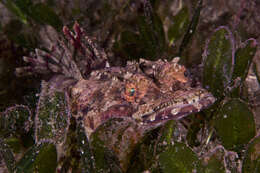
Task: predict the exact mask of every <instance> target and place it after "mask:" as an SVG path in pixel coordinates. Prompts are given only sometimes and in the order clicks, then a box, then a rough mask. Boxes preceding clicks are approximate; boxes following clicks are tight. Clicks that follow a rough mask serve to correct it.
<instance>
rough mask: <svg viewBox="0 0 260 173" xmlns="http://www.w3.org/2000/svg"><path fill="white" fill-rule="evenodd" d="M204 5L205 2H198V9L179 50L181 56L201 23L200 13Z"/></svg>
mask: <svg viewBox="0 0 260 173" xmlns="http://www.w3.org/2000/svg"><path fill="white" fill-rule="evenodd" d="M202 3H203V0H198V4H197V8H196V9H195V12H194V15H193V16H192V19H191V22H190V24H189V26H188V28H187V30H186V33H185V35H184V37H183V39H182V43H181V45H180V48H179V56H181V55H182V53H183V50H184V49H185V48H186V46H187V45H188V43H189V42H190V40H191V38H192V37H193V35H194V33H195V31H196V28H197V25H198V23H199V18H200V11H201V9H202Z"/></svg>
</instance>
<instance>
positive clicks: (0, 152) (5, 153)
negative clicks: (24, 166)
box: [0, 138, 15, 173]
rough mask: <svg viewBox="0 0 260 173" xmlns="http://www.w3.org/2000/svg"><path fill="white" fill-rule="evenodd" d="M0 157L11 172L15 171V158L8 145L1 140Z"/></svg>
mask: <svg viewBox="0 0 260 173" xmlns="http://www.w3.org/2000/svg"><path fill="white" fill-rule="evenodd" d="M0 156H1V157H2V158H3V160H4V162H5V164H6V167H7V169H8V171H9V172H11V173H12V172H14V170H15V158H14V155H13V153H12V151H11V149H10V148H9V146H8V144H7V143H6V142H5V141H3V140H2V138H0Z"/></svg>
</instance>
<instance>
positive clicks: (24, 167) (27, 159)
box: [16, 145, 41, 173]
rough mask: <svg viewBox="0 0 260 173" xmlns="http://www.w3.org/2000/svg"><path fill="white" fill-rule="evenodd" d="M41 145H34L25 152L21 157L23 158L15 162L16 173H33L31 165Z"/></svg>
mask: <svg viewBox="0 0 260 173" xmlns="http://www.w3.org/2000/svg"><path fill="white" fill-rule="evenodd" d="M40 148H41V145H39V146H37V145H34V146H32V147H31V148H30V149H28V150H27V152H26V153H25V154H24V155H23V157H22V158H21V159H20V160H19V161H18V162H17V164H16V172H17V173H25V172H26V173H32V172H33V165H34V161H35V158H36V157H37V154H38V153H39V150H40Z"/></svg>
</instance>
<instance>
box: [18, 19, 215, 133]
mask: <svg viewBox="0 0 260 173" xmlns="http://www.w3.org/2000/svg"><path fill="white" fill-rule="evenodd" d="M73 29H74V32H71V31H70V30H69V29H68V28H67V27H64V28H63V32H64V34H65V36H66V38H67V41H68V42H66V41H65V40H61V41H58V44H56V45H55V46H53V47H52V48H51V50H50V51H49V52H45V51H42V50H39V49H36V50H35V54H34V55H33V56H34V57H24V60H25V61H26V62H30V63H31V66H29V67H23V68H19V69H17V73H18V74H19V73H24V72H25V71H26V72H27V73H28V72H29V73H39V74H44V75H48V76H49V79H48V82H49V83H50V84H51V86H52V88H53V90H59V91H67V92H69V95H70V100H71V103H70V105H71V112H72V114H73V116H75V117H76V118H77V119H78V120H79V121H84V127H85V130H86V133H87V135H88V136H89V135H90V134H91V133H92V132H93V131H94V130H95V129H96V128H97V127H98V126H99V125H100V124H102V123H103V122H105V121H106V120H108V119H109V118H113V117H132V118H133V119H135V120H136V121H137V122H139V123H140V124H142V125H144V126H155V125H158V124H161V123H162V122H165V121H167V120H169V119H175V120H178V119H181V118H183V117H185V116H187V115H189V114H191V113H194V112H199V111H200V110H202V109H204V108H206V107H208V106H209V105H211V104H212V103H214V102H215V98H214V97H213V96H212V94H211V93H209V92H208V91H207V90H205V89H203V88H202V87H201V86H200V84H197V85H196V86H195V87H192V86H191V80H190V79H189V78H187V77H186V76H185V75H184V72H185V71H186V69H185V67H184V66H182V65H179V64H178V60H179V58H178V57H177V58H174V59H173V60H172V61H170V62H168V61H167V60H163V59H160V60H157V61H148V60H144V59H140V61H139V62H128V63H127V66H126V67H110V66H109V64H108V62H107V56H106V54H105V52H104V51H103V50H102V49H100V48H98V46H97V45H95V44H94V43H93V42H92V41H91V39H89V38H88V37H87V35H86V34H85V32H84V30H83V29H82V28H80V27H79V25H78V24H77V23H75V25H74V28H73Z"/></svg>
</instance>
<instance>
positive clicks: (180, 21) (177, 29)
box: [168, 7, 189, 44]
mask: <svg viewBox="0 0 260 173" xmlns="http://www.w3.org/2000/svg"><path fill="white" fill-rule="evenodd" d="M172 20H173V25H171V26H170V27H169V30H168V39H169V41H170V44H172V43H173V42H175V41H176V40H178V39H180V38H181V37H182V36H183V35H184V33H185V32H186V30H187V28H188V24H189V11H188V8H187V7H183V8H182V9H181V10H180V11H179V13H178V14H177V15H176V16H174V17H173V19H172Z"/></svg>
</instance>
